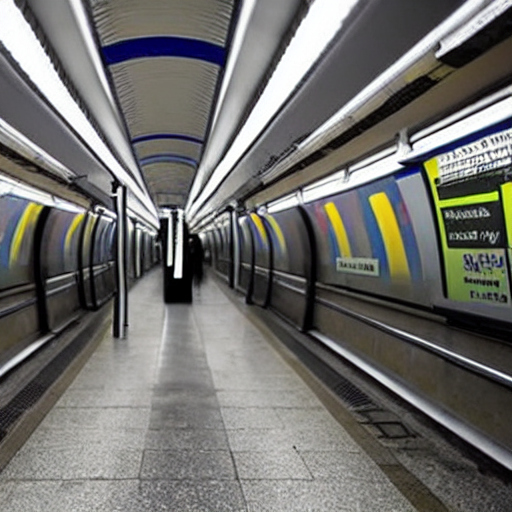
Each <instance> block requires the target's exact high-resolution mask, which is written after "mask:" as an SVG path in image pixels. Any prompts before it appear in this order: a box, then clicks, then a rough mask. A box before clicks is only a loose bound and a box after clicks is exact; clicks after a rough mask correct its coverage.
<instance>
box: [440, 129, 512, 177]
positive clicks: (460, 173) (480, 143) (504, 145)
mask: <svg viewBox="0 0 512 512" xmlns="http://www.w3.org/2000/svg"><path fill="white" fill-rule="evenodd" d="M438 162H439V183H440V184H441V185H444V184H446V183H451V182H454V181H460V180H465V179H468V178H476V177H477V176H478V175H479V174H482V173H485V172H490V171H494V170H497V169H502V168H505V167H508V166H509V165H510V164H511V163H512V129H509V130H505V131H503V132H499V133H494V134H492V135H488V136H487V137H483V138H482V139H479V140H477V141H475V142H472V143H471V144H467V145H465V146H461V147H459V148H456V149H454V150H453V151H450V152H448V153H445V154H444V155H440V156H439V157H438Z"/></svg>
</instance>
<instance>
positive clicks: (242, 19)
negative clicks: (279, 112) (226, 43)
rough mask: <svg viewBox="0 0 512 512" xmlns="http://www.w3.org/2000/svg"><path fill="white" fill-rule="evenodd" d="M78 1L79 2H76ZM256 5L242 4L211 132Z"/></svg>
mask: <svg viewBox="0 0 512 512" xmlns="http://www.w3.org/2000/svg"><path fill="white" fill-rule="evenodd" d="M75 1H77V0H75ZM255 5H256V0H245V1H244V2H243V3H242V8H241V11H240V16H239V18H238V22H237V24H236V31H235V34H234V37H233V43H232V44H231V48H230V50H229V59H228V62H227V65H226V69H225V70H224V77H223V79H222V85H221V88H220V93H219V99H218V101H217V105H216V108H215V114H214V116H213V123H212V127H211V131H213V130H214V128H215V124H216V123H217V118H218V116H219V112H220V110H221V106H222V103H223V102H224V97H225V96H226V91H227V88H228V86H229V82H230V81H231V76H232V74H233V70H234V69H235V64H236V61H237V59H238V54H239V53H240V49H241V48H242V43H243V40H244V37H245V33H246V31H247V27H248V25H249V20H250V19H251V15H252V12H253V10H254V6H255Z"/></svg>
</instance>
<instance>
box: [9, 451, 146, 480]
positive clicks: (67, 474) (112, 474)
mask: <svg viewBox="0 0 512 512" xmlns="http://www.w3.org/2000/svg"><path fill="white" fill-rule="evenodd" d="M141 460H142V450H133V449H116V448H113V447H111V446H108V445H107V446H105V445H89V446H77V447H74V448H59V449H44V448H28V449H22V450H21V451H20V452H18V453H17V454H16V456H15V457H14V458H13V459H12V460H11V462H10V463H9V465H8V466H7V467H6V468H5V470H4V471H3V473H2V478H5V479H7V480H54V479H55V480H73V479H97V478H102V479H126V478H137V477H138V476H139V471H140V465H141Z"/></svg>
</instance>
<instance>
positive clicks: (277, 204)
mask: <svg viewBox="0 0 512 512" xmlns="http://www.w3.org/2000/svg"><path fill="white" fill-rule="evenodd" d="M299 204H300V201H299V197H298V195H297V194H296V193H294V194H289V195H287V196H284V197H281V198H279V199H276V200H275V201H272V202H271V203H269V204H268V205H267V211H268V213H277V212H281V211H283V210H288V209H290V208H293V207H294V206H298V205H299Z"/></svg>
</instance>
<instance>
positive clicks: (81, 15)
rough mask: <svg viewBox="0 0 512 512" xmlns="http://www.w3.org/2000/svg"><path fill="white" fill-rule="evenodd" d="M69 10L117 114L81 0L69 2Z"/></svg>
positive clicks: (70, 0)
mask: <svg viewBox="0 0 512 512" xmlns="http://www.w3.org/2000/svg"><path fill="white" fill-rule="evenodd" d="M69 2H70V5H71V9H72V11H73V14H74V15H75V19H76V21H77V24H78V28H79V30H80V33H81V35H82V38H83V41H84V43H85V46H86V48H87V50H88V53H89V56H90V58H91V60H92V63H93V66H94V69H95V71H96V74H97V76H98V79H99V81H100V83H101V85H102V87H103V90H104V91H105V94H106V96H107V98H108V101H109V102H110V105H111V107H112V110H113V111H114V112H117V105H116V102H115V100H114V97H113V96H112V90H111V89H110V85H109V83H108V80H107V77H106V75H105V69H104V67H103V63H102V62H101V59H100V56H99V54H98V49H97V47H96V43H95V41H94V38H93V35H92V33H91V29H90V26H89V22H88V20H87V14H86V12H85V9H84V5H83V3H82V1H81V0H69Z"/></svg>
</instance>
